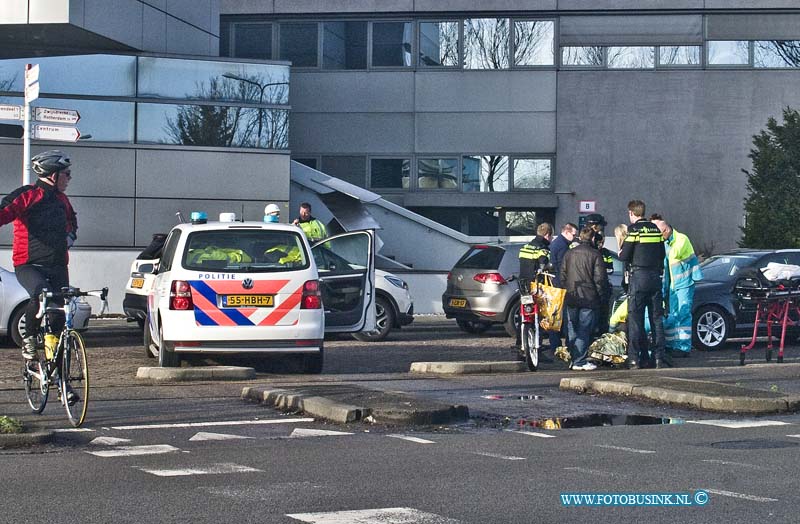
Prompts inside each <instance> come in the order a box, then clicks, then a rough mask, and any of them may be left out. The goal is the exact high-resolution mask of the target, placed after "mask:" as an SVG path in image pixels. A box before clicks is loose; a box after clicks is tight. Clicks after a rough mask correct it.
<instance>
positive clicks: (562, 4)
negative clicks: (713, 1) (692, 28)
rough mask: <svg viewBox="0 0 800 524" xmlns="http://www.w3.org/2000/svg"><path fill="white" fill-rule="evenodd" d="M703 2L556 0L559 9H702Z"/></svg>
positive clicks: (700, 0) (694, 0)
mask: <svg viewBox="0 0 800 524" xmlns="http://www.w3.org/2000/svg"><path fill="white" fill-rule="evenodd" d="M723 1H724V0H723ZM703 3H704V0H558V9H559V10H561V11H570V10H587V11H594V10H603V9H630V10H645V9H702V8H703ZM706 3H707V2H706Z"/></svg>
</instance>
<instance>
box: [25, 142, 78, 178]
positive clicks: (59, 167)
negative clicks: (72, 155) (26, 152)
mask: <svg viewBox="0 0 800 524" xmlns="http://www.w3.org/2000/svg"><path fill="white" fill-rule="evenodd" d="M71 165H72V162H71V161H70V159H69V157H68V156H67V154H66V153H64V152H63V151H59V150H57V149H51V150H50V151H44V152H43V153H39V154H38V155H36V156H35V157H33V158H31V168H32V169H33V171H34V172H35V173H36V174H37V175H39V176H40V177H47V176H50V175H52V174H53V173H56V172H58V171H63V170H64V169H66V168H68V167H69V166H71Z"/></svg>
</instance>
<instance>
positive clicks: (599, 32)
mask: <svg viewBox="0 0 800 524" xmlns="http://www.w3.org/2000/svg"><path fill="white" fill-rule="evenodd" d="M559 35H560V40H559V42H560V44H561V45H640V44H667V43H670V44H697V45H699V44H702V42H703V17H702V16H701V15H661V16H635V15H632V16H562V17H561V18H560V19H559Z"/></svg>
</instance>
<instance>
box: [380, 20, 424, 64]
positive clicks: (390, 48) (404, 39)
mask: <svg viewBox="0 0 800 524" xmlns="http://www.w3.org/2000/svg"><path fill="white" fill-rule="evenodd" d="M413 27H414V24H412V23H411V22H373V23H372V65H373V66H377V67H383V66H385V67H406V66H410V65H411V57H412V54H411V40H412V36H411V35H412V34H413Z"/></svg>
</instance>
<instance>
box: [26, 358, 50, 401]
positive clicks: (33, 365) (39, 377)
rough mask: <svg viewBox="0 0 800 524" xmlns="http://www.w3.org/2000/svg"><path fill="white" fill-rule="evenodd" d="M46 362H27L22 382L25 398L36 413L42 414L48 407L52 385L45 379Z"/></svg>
mask: <svg viewBox="0 0 800 524" xmlns="http://www.w3.org/2000/svg"><path fill="white" fill-rule="evenodd" d="M43 367H44V361H39V362H26V363H25V365H24V367H23V368H22V382H23V383H24V384H25V396H26V397H27V399H28V405H29V406H30V407H31V409H32V410H33V412H34V413H41V412H42V411H44V407H45V406H46V405H47V395H48V394H49V392H50V383H49V381H48V380H46V379H45V378H44V371H42V368H43Z"/></svg>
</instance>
